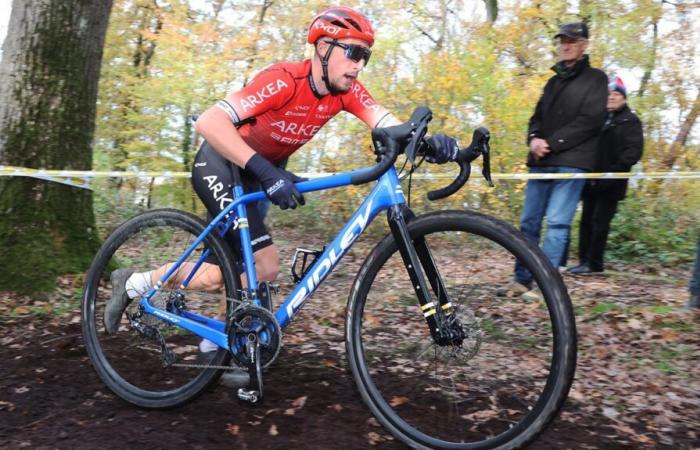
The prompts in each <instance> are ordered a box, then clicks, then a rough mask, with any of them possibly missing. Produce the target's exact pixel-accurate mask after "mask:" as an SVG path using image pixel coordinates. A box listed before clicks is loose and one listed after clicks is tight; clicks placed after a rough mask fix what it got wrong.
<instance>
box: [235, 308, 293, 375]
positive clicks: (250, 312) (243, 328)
mask: <svg viewBox="0 0 700 450" xmlns="http://www.w3.org/2000/svg"><path fill="white" fill-rule="evenodd" d="M251 334H253V335H255V336H256V338H257V339H258V340H259V342H260V361H261V363H262V364H261V365H262V367H263V368H266V367H268V366H269V365H270V364H272V362H273V361H274V360H275V359H276V358H277V355H278V354H279V351H280V348H281V347H282V331H281V329H280V326H279V323H278V322H277V319H276V318H275V316H274V315H273V314H272V313H271V312H270V311H268V310H267V309H265V308H261V307H260V306H256V305H254V304H244V305H241V306H239V307H238V308H237V309H236V310H235V311H233V313H232V314H231V326H230V328H229V333H228V343H229V349H230V350H231V356H232V357H233V359H234V360H235V361H236V363H237V364H238V365H239V366H240V367H248V366H249V364H250V358H249V357H248V355H247V352H246V342H247V341H248V339H249V335H251Z"/></svg>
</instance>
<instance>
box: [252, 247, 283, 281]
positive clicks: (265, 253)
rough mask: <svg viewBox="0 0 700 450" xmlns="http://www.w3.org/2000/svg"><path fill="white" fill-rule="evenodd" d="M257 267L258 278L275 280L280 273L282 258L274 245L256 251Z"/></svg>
mask: <svg viewBox="0 0 700 450" xmlns="http://www.w3.org/2000/svg"><path fill="white" fill-rule="evenodd" d="M255 268H256V272H257V277H258V280H260V281H275V280H276V279H277V276H278V275H279V270H280V258H279V254H278V253H277V248H275V246H274V245H271V246H269V247H265V248H263V249H261V250H258V251H257V252H255Z"/></svg>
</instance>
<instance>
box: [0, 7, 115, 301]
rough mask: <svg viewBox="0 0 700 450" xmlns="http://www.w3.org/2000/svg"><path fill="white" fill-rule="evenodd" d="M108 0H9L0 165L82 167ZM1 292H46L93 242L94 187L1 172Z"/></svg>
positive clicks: (80, 265)
mask: <svg viewBox="0 0 700 450" xmlns="http://www.w3.org/2000/svg"><path fill="white" fill-rule="evenodd" d="M111 6H112V0H90V1H86V0H36V1H32V2H28V1H26V0H14V2H13V4H12V14H11V17H10V24H9V30H8V35H7V38H6V40H5V43H4V45H3V61H2V64H0V164H6V165H14V166H22V167H31V168H44V169H75V170H90V169H91V168H92V147H91V144H92V139H93V133H94V129H95V107H96V100H97V83H98V79H99V75H100V64H101V60H102V47H103V44H104V37H105V34H106V30H107V21H108V18H109V12H110V9H111ZM0 216H1V217H2V221H0V247H1V248H2V251H0V267H2V268H3V270H1V271H0V290H15V291H19V292H32V291H45V290H50V289H52V288H53V286H54V281H55V276H56V275H57V274H60V273H71V272H80V271H84V270H85V269H86V267H87V266H88V264H89V262H90V260H91V259H92V256H93V255H94V253H95V251H96V249H97V247H98V245H99V241H98V237H97V232H96V229H95V218H94V215H93V211H92V193H91V192H90V191H88V190H85V189H79V188H72V187H69V186H65V185H62V184H58V183H51V182H46V181H40V180H35V179H31V178H21V177H15V178H4V179H0Z"/></svg>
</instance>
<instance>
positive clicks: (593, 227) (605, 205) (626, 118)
mask: <svg viewBox="0 0 700 450" xmlns="http://www.w3.org/2000/svg"><path fill="white" fill-rule="evenodd" d="M608 90H609V93H608V119H607V120H606V121H605V125H604V126H603V131H602V132H601V136H600V151H599V154H598V162H599V166H598V168H597V170H599V171H601V172H629V171H630V169H631V168H632V166H633V165H635V164H636V163H637V161H639V159H640V158H641V157H642V151H643V149H644V136H643V133H642V122H640V121H639V118H638V117H637V116H636V115H635V114H634V113H633V112H632V110H631V109H630V108H629V106H627V90H626V89H625V85H624V83H623V82H622V80H621V79H620V78H619V77H616V76H613V77H611V78H610V83H609V84H608ZM626 194H627V179H626V178H624V179H621V180H614V179H613V180H589V181H588V182H586V186H585V187H584V188H583V215H582V216H581V227H580V230H579V244H578V258H579V265H578V266H576V267H572V268H571V269H569V272H570V273H573V274H577V275H585V274H590V273H597V272H602V271H603V270H604V265H603V254H604V253H605V245H606V243H607V241H608V232H609V231H610V222H611V221H612V219H613V217H614V216H615V212H616V211H617V203H618V202H619V201H621V200H622V199H624V198H625V195H626Z"/></svg>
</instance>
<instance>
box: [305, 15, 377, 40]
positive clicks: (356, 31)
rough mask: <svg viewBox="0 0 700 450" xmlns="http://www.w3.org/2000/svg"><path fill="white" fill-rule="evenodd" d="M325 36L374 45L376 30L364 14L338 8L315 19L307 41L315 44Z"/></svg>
mask: <svg viewBox="0 0 700 450" xmlns="http://www.w3.org/2000/svg"><path fill="white" fill-rule="evenodd" d="M323 36H328V37H330V38H333V39H344V38H357V39H362V40H363V41H365V42H367V43H368V44H369V46H370V47H371V46H372V44H374V29H373V28H372V24H371V23H369V19H367V17H365V16H364V14H362V13H360V12H357V11H355V10H354V9H351V8H345V7H342V6H337V7H333V8H329V9H327V10H325V11H323V12H322V13H320V14H318V15H317V16H316V17H314V20H313V21H312V22H311V26H309V35H308V37H307V38H306V41H307V42H308V43H309V44H315V43H316V41H317V40H319V39H320V38H322V37H323Z"/></svg>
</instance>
